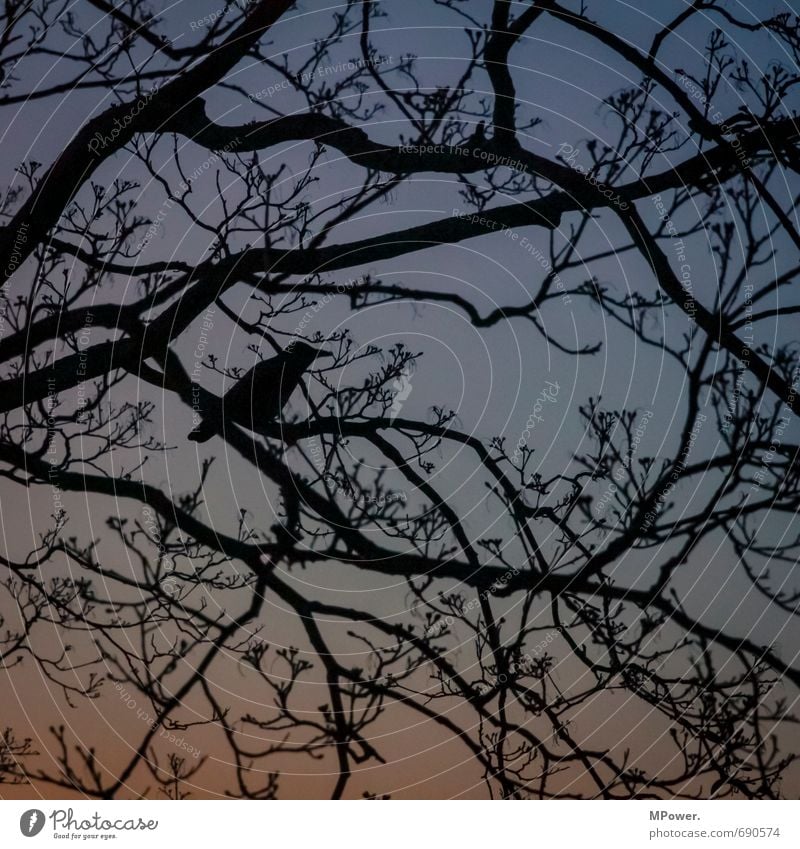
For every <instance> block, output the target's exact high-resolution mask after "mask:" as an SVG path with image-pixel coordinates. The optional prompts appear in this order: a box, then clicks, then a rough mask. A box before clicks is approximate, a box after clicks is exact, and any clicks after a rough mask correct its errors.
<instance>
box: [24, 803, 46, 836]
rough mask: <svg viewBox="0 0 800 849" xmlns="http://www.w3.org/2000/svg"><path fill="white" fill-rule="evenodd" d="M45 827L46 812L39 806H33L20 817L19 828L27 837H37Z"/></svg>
mask: <svg viewBox="0 0 800 849" xmlns="http://www.w3.org/2000/svg"><path fill="white" fill-rule="evenodd" d="M43 828H44V812H43V811H40V810H39V809H38V808H31V809H30V810H29V811H25V813H24V814H23V815H22V816H21V817H20V818H19V830H20V831H21V832H22V833H23V834H24V835H25V837H36V835H37V834H38V833H39V832H40V831H41V830H42V829H43Z"/></svg>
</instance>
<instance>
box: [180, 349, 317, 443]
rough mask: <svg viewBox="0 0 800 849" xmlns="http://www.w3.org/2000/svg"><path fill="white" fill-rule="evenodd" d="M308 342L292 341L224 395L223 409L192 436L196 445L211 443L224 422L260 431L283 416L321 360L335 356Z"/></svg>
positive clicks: (208, 416) (207, 415)
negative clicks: (260, 428) (283, 412)
mask: <svg viewBox="0 0 800 849" xmlns="http://www.w3.org/2000/svg"><path fill="white" fill-rule="evenodd" d="M332 356H333V354H331V353H330V351H323V350H319V349H317V348H314V347H312V346H311V345H308V344H306V343H305V342H291V343H290V344H289V345H287V346H286V348H284V349H283V351H281V352H280V354H278V355H277V356H275V357H271V358H270V359H268V360H263V361H262V362H260V363H257V364H256V365H254V366H253V368H251V369H250V370H249V371H248V372H247V373H245V374H244V375H243V376H242V377H241V378H240V379H239V380H237V381H236V383H235V384H234V385H233V386H232V387H231V388H230V389H229V390H228V391H227V392H226V393H225V394H224V395H223V396H222V402H221V404H220V408H219V410H214V411H211V410H207V411H205V412H204V413H203V414H202V415H203V420H202V421H201V422H200V424H199V425H198V426H197V427H196V428H195V429H194V430H193V431H191V433H190V434H189V439H190V440H191V441H192V442H207V441H208V440H209V439H211V437H212V436H214V434H215V433H216V432H217V430H218V429H219V425H220V423H221V419H222V417H223V416H224V417H225V418H230V419H233V421H235V422H237V423H238V424H241V425H244V426H245V427H247V428H248V429H250V430H254V431H257V430H258V428H259V425H260V424H261V423H265V422H270V421H272V420H273V419H276V418H278V416H280V414H281V412H282V410H283V408H284V407H285V406H286V404H287V403H288V401H289V398H290V397H291V395H292V393H293V392H294V390H295V389H296V388H297V386H298V384H299V383H300V380H301V379H302V377H303V375H304V374H305V372H306V371H307V369H308V367H309V366H310V365H311V363H313V362H314V360H315V359H317V357H332Z"/></svg>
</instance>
